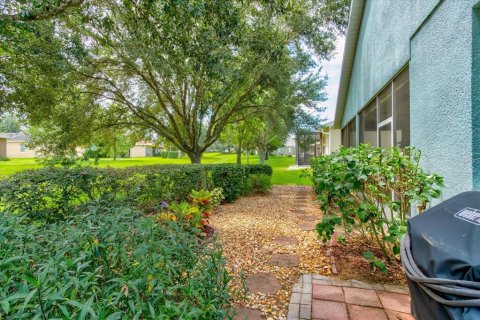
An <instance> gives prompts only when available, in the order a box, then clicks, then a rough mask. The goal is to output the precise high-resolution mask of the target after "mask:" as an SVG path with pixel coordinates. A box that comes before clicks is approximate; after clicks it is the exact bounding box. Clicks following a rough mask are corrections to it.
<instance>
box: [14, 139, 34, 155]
mask: <svg viewBox="0 0 480 320" xmlns="http://www.w3.org/2000/svg"><path fill="white" fill-rule="evenodd" d="M22 144H23V142H19V141H7V157H9V158H35V150H32V149H29V148H27V150H25V152H22V151H21V150H20V149H21V148H20V146H21V145H22Z"/></svg>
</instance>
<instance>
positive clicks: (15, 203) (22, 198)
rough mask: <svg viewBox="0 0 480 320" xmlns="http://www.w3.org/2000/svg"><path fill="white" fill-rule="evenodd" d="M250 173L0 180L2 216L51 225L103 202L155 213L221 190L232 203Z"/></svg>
mask: <svg viewBox="0 0 480 320" xmlns="http://www.w3.org/2000/svg"><path fill="white" fill-rule="evenodd" d="M247 178H248V175H247V169H246V167H245V166H240V165H236V164H218V165H153V166H138V167H129V168H125V169H111V168H93V167H72V168H62V167H52V168H44V169H39V170H26V171H22V172H19V173H16V174H14V175H12V176H10V177H8V178H7V179H3V180H0V210H4V211H9V212H15V213H20V212H21V213H25V214H27V215H28V216H29V217H30V218H32V219H34V220H38V219H42V220H44V221H46V222H53V221H58V220H63V219H65V217H66V216H68V215H70V214H76V212H78V211H81V210H82V207H83V206H85V205H87V204H91V203H97V202H101V203H104V204H106V205H112V204H115V203H123V204H128V205H131V206H134V207H141V208H143V209H144V210H145V211H151V212H156V211H158V210H159V209H160V207H161V205H162V202H163V201H167V202H169V203H170V202H173V201H178V202H180V201H183V200H185V199H188V197H189V195H190V193H191V192H192V190H199V189H205V190H212V189H215V188H221V189H222V191H223V193H224V197H225V201H229V202H231V201H234V200H236V199H237V198H238V197H239V196H240V195H241V194H242V193H244V191H245V189H246V186H247V180H248V179H247Z"/></svg>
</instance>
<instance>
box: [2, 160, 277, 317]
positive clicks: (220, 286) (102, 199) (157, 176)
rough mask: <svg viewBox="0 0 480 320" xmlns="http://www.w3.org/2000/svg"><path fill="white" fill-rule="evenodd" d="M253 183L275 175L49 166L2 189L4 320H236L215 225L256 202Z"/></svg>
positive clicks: (206, 168)
mask: <svg viewBox="0 0 480 320" xmlns="http://www.w3.org/2000/svg"><path fill="white" fill-rule="evenodd" d="M249 172H266V173H270V174H271V168H269V167H268V166H266V165H251V166H249V167H248V168H247V167H246V166H239V165H236V164H221V165H213V164H212V165H165V166H141V167H129V168H125V169H113V168H94V167H72V168H63V167H50V168H44V169H40V170H27V171H23V172H19V173H17V174H14V175H12V176H11V177H9V178H8V179H4V180H2V181H1V182H0V195H1V196H0V212H1V213H0V215H1V217H0V218H1V222H0V266H1V268H0V269H1V270H0V287H2V288H4V290H3V292H2V293H0V318H2V317H5V318H7V319H35V318H38V319H42V318H43V319H47V318H78V319H85V318H93V319H225V318H229V317H230V316H231V314H229V312H230V311H229V308H228V305H227V303H228V302H229V291H228V287H227V285H228V282H229V280H230V278H229V276H228V273H227V272H226V270H225V267H224V260H223V259H222V252H221V248H220V246H219V245H218V242H216V240H215V239H214V238H212V235H213V229H212V228H211V227H210V226H209V218H210V217H211V215H212V214H213V212H214V208H215V207H216V206H217V205H218V204H219V203H220V202H222V201H224V200H227V201H233V200H235V199H236V197H238V196H239V195H241V194H244V193H247V192H250V190H248V189H247V187H248V183H247V182H248V177H249ZM252 175H256V174H252ZM262 175H264V176H266V177H269V178H270V176H269V175H267V174H262ZM219 184H220V185H222V186H223V187H225V188H226V189H227V190H228V193H226V195H227V196H230V198H229V199H227V198H226V196H224V192H223V189H222V188H220V187H218V186H217V185H219ZM202 187H206V188H208V189H209V190H207V189H202ZM207 240H208V241H207ZM212 240H213V241H212Z"/></svg>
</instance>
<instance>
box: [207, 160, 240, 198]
mask: <svg viewBox="0 0 480 320" xmlns="http://www.w3.org/2000/svg"><path fill="white" fill-rule="evenodd" d="M207 170H208V171H209V172H210V174H211V178H212V180H211V181H212V184H213V187H214V188H222V190H223V196H224V197H225V201H226V202H233V201H235V200H237V199H238V197H239V196H240V195H242V194H243V193H244V191H245V188H246V186H247V178H248V173H247V169H246V168H245V166H242V165H238V164H215V165H207Z"/></svg>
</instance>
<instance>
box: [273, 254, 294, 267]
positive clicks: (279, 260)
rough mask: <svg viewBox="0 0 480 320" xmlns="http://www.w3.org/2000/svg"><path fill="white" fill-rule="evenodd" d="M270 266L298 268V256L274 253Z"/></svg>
mask: <svg viewBox="0 0 480 320" xmlns="http://www.w3.org/2000/svg"><path fill="white" fill-rule="evenodd" d="M270 264H271V265H274V266H279V267H297V266H298V256H297V255H296V254H289V253H274V254H273V256H272V258H271V259H270Z"/></svg>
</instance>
